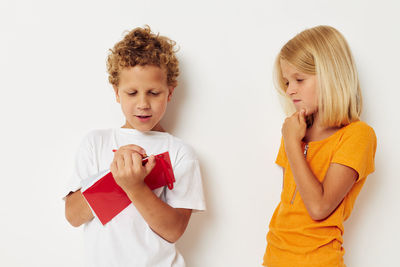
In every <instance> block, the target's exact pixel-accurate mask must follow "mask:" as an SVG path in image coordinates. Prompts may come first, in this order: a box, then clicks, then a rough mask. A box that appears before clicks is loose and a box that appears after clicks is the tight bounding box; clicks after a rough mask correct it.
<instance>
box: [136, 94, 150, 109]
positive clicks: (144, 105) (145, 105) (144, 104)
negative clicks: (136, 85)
mask: <svg viewBox="0 0 400 267" xmlns="http://www.w3.org/2000/svg"><path fill="white" fill-rule="evenodd" d="M137 107H138V108H139V109H149V108H150V103H149V101H148V99H147V97H146V96H142V97H140V98H139V102H138V104H137Z"/></svg>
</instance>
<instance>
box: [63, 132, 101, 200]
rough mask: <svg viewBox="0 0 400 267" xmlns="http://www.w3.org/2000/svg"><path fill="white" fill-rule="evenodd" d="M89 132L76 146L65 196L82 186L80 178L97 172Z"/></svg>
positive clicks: (82, 178)
mask: <svg viewBox="0 0 400 267" xmlns="http://www.w3.org/2000/svg"><path fill="white" fill-rule="evenodd" d="M92 139H93V138H92V136H91V134H88V135H87V136H86V137H85V138H84V139H83V140H82V142H81V144H80V146H79V147H78V151H77V152H76V155H75V162H74V167H73V171H72V175H71V176H70V178H69V180H68V184H67V188H66V190H65V196H66V195H68V194H69V193H70V192H75V191H77V190H79V189H80V188H81V187H82V184H81V182H82V180H84V179H86V178H88V177H91V176H93V175H94V174H96V173H97V172H98V170H97V166H96V164H95V157H94V154H95V153H94V145H93V140H92Z"/></svg>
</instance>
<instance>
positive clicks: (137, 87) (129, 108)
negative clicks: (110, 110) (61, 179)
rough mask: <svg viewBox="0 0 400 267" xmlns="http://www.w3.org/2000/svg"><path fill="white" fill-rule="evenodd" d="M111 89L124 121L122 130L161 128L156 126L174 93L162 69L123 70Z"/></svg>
mask: <svg viewBox="0 0 400 267" xmlns="http://www.w3.org/2000/svg"><path fill="white" fill-rule="evenodd" d="M114 90H115V94H116V97H117V102H118V103H120V104H121V107H122V112H123V113H124V115H125V118H126V123H125V125H124V126H123V127H124V128H133V129H137V130H139V131H143V132H144V131H150V130H155V131H160V130H161V129H162V128H161V126H160V124H159V123H160V120H161V118H162V117H163V116H164V113H165V110H166V108H167V103H168V101H169V100H170V99H171V96H172V92H173V90H174V88H173V87H170V86H168V84H167V74H166V72H165V71H164V70H163V69H161V68H160V67H158V66H152V65H145V66H135V67H131V68H126V69H123V70H122V71H121V73H120V80H119V84H118V86H115V87H114Z"/></svg>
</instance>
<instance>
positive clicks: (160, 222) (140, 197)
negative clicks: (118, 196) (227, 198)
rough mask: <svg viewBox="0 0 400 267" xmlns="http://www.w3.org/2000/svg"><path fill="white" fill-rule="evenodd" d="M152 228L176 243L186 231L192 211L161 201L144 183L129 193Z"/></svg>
mask: <svg viewBox="0 0 400 267" xmlns="http://www.w3.org/2000/svg"><path fill="white" fill-rule="evenodd" d="M127 195H128V197H129V198H130V200H131V201H132V203H133V204H134V205H135V207H136V209H137V210H138V211H139V212H140V214H141V215H142V216H143V218H144V219H145V220H146V222H147V223H148V224H149V226H150V228H151V229H152V230H153V231H154V232H156V233H157V234H158V235H159V236H161V237H162V238H164V239H165V240H167V241H168V242H171V243H174V242H176V241H177V240H178V239H179V238H180V237H181V235H182V234H183V233H184V231H185V230H186V226H187V224H188V222H189V219H190V215H191V213H192V211H191V210H190V209H177V208H173V207H171V206H169V205H168V204H167V203H165V202H163V201H162V200H161V199H159V198H158V197H157V196H156V195H155V194H154V193H153V192H152V191H151V190H150V188H148V187H147V186H146V185H145V184H144V183H143V186H140V187H137V188H135V189H133V190H131V191H129V192H127Z"/></svg>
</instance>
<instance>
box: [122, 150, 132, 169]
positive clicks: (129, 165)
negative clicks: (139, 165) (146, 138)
mask: <svg viewBox="0 0 400 267" xmlns="http://www.w3.org/2000/svg"><path fill="white" fill-rule="evenodd" d="M131 154H132V153H131V152H130V151H125V152H124V154H123V158H124V165H125V167H126V168H132V166H133V162H132V157H131Z"/></svg>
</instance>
